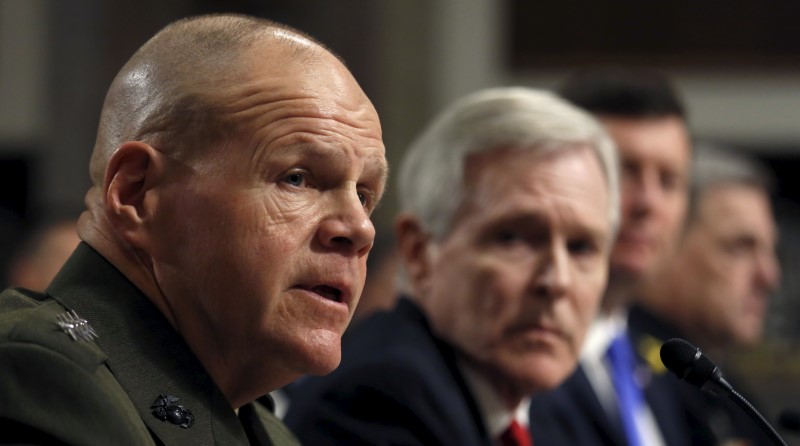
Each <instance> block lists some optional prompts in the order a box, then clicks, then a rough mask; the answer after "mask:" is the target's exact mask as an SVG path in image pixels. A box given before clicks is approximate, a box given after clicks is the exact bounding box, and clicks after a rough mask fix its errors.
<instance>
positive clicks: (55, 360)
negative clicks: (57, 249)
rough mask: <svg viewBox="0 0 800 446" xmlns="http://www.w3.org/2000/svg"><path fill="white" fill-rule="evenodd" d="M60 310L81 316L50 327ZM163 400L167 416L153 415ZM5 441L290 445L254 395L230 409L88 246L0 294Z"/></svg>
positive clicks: (155, 315) (169, 332)
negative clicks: (34, 284) (40, 284)
mask: <svg viewBox="0 0 800 446" xmlns="http://www.w3.org/2000/svg"><path fill="white" fill-rule="evenodd" d="M68 310H72V311H74V312H75V314H77V316H78V317H79V318H80V319H83V320H85V321H87V323H88V324H81V323H78V324H74V325H75V326H76V327H77V328H75V329H74V330H73V329H70V328H69V325H64V324H62V325H59V323H58V322H59V320H64V319H63V315H64V313H66V312H67V311H68ZM59 315H62V316H61V318H60V316H59ZM89 326H91V328H92V329H93V330H94V332H95V333H96V335H97V337H96V338H94V337H93V336H87V335H86V330H88V327H89ZM81 330H83V332H81ZM72 336H75V337H76V338H77V339H73V337H72ZM90 338H91V339H90ZM176 399H177V400H176ZM167 403H169V404H167ZM178 406H180V407H178ZM165 409H167V411H169V410H173V411H177V416H176V414H175V413H173V414H172V415H173V416H172V417H168V418H167V419H166V420H165V421H162V419H163V418H164V416H163V414H164V411H165ZM159 410H161V413H160V415H162V416H161V418H159V417H157V416H156V415H154V412H156V414H158V412H159ZM189 418H192V420H191V422H190V423H187V421H188V419H189ZM181 424H183V425H184V427H182V426H181ZM188 424H191V426H189V427H185V426H186V425H188ZM4 443H14V444H16V443H25V444H54V443H57V444H62V443H65V444H76V445H77V444H80V445H112V444H113V445H137V446H140V445H154V444H157V445H211V444H221V445H243V444H256V445H270V444H272V445H295V444H298V442H297V440H296V439H295V438H294V437H293V436H292V434H291V433H290V432H289V431H288V430H287V429H286V427H285V426H284V425H283V423H281V421H279V420H278V419H277V418H276V417H275V416H274V415H273V414H272V413H271V411H270V410H268V409H267V408H266V407H265V406H263V405H261V404H259V403H253V404H249V405H246V406H244V407H242V408H241V409H240V410H239V416H238V417H237V414H236V413H235V412H234V411H233V410H232V409H231V407H230V405H229V404H228V402H227V400H226V399H225V397H224V396H223V394H222V393H221V391H220V390H219V389H218V388H217V386H216V385H215V384H214V382H213V381H212V380H211V377H210V376H209V375H208V373H207V372H206V371H205V369H204V368H203V366H202V365H201V364H200V363H199V361H198V360H197V358H195V356H194V355H193V354H192V353H191V351H190V350H189V347H188V346H187V345H186V343H185V342H184V340H183V339H182V338H181V337H180V335H179V334H178V333H177V332H176V331H175V330H174V329H173V327H172V326H171V325H170V324H169V323H168V321H167V320H166V319H165V318H164V316H163V315H162V314H161V313H160V312H159V311H158V310H157V309H156V307H155V306H154V305H153V304H152V303H151V302H150V300H149V299H147V298H146V297H145V296H144V295H143V294H142V293H141V292H140V291H139V290H138V289H137V288H136V287H135V286H134V285H133V284H132V283H131V282H130V281H128V280H127V279H126V278H125V277H124V276H123V275H122V274H121V273H120V272H119V271H118V270H117V269H116V268H115V267H114V266H113V265H111V264H110V263H108V262H107V261H106V260H105V259H104V258H103V257H102V256H100V255H99V254H98V253H97V252H96V251H95V250H93V249H92V248H91V247H89V246H88V245H86V244H81V245H80V246H79V247H78V249H77V250H76V251H75V254H73V256H72V257H71V258H70V260H69V261H68V262H67V264H66V265H65V266H64V268H63V269H62V270H61V272H60V273H59V275H58V276H57V277H56V279H55V280H54V281H53V283H52V285H51V286H50V288H48V290H47V293H46V295H41V294H38V293H33V292H30V291H26V290H21V289H10V290H6V291H5V292H3V293H2V294H0V444H4Z"/></svg>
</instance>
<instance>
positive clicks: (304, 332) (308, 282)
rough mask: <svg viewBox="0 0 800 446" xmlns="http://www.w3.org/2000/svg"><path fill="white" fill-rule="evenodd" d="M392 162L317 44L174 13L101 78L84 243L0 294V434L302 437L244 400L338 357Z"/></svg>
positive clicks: (165, 440) (132, 440)
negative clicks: (104, 88) (40, 284)
mask: <svg viewBox="0 0 800 446" xmlns="http://www.w3.org/2000/svg"><path fill="white" fill-rule="evenodd" d="M386 171H387V166H386V160H385V156H384V147H383V144H382V141H381V129H380V124H379V121H378V116H377V114H376V112H375V110H374V108H373V107H372V105H371V103H370V102H369V100H368V99H367V97H366V96H365V95H364V93H363V92H362V91H361V89H360V87H359V86H358V84H357V83H356V81H355V79H353V77H352V75H351V74H350V73H349V72H348V71H347V69H346V68H345V67H344V65H343V64H342V63H341V62H340V61H339V60H338V59H337V58H336V57H335V56H334V55H332V54H331V53H330V52H328V51H327V50H325V49H324V48H323V47H322V46H321V45H320V44H318V43H316V42H314V41H313V40H311V39H310V38H309V37H307V36H304V35H303V34H301V33H299V32H298V31H295V30H293V29H290V28H288V27H286V26H283V25H280V24H277V23H274V22H270V21H267V20H263V19H257V18H252V17H247V16H238V15H212V16H203V17H195V18H189V19H185V20H180V21H178V22H176V23H173V24H171V25H169V26H167V27H166V28H165V29H163V30H162V31H161V32H159V33H158V34H156V36H154V37H153V38H152V39H151V40H150V41H148V42H147V43H146V44H145V45H144V46H143V47H141V48H140V49H139V50H138V51H137V52H136V53H135V54H134V55H133V57H132V58H131V59H130V61H129V62H128V63H127V64H126V65H125V66H124V67H123V68H122V70H121V72H120V73H119V74H118V75H117V77H116V79H115V80H114V82H113V83H112V85H111V87H110V89H109V92H108V95H107V97H106V101H105V104H104V106H103V111H102V115H101V118H100V126H99V132H98V136H97V142H96V145H95V148H94V152H93V154H92V159H91V165H90V175H91V179H92V186H91V188H90V190H89V192H88V194H87V195H86V204H87V210H86V212H84V213H83V215H82V216H81V218H80V221H79V224H78V232H79V235H80V237H81V239H82V240H83V243H81V244H80V245H79V246H78V248H77V250H76V251H75V253H74V254H73V255H72V257H71V258H70V259H69V260H68V261H67V263H66V265H65V266H64V268H63V269H62V270H61V271H60V273H59V274H58V276H57V277H56V278H55V279H54V281H53V283H52V284H51V285H50V287H49V288H48V289H47V291H46V292H45V293H44V294H40V293H36V292H33V291H30V290H25V289H10V290H7V291H5V292H4V293H3V294H2V295H0V443H6V442H8V443H14V444H18V443H25V444H98V445H100V444H103V445H108V444H115V445H120V444H130V445H147V444H159V445H177V444H181V445H188V444H191V445H199V444H224V445H236V444H258V445H268V444H275V445H290V444H297V441H296V439H295V438H294V437H293V436H292V435H291V433H290V432H289V431H288V430H287V429H286V428H285V426H283V425H282V423H281V422H280V421H279V420H278V419H277V418H275V416H274V415H272V414H271V413H270V411H269V410H268V408H267V407H265V406H264V405H262V404H258V403H257V402H256V401H257V400H262V401H264V402H266V403H267V404H269V401H268V399H265V398H264V395H265V394H267V393H268V392H270V391H272V390H275V389H277V388H279V387H281V386H283V385H285V384H286V383H288V382H290V381H292V380H293V379H295V378H297V377H298V376H300V375H303V374H324V373H328V372H330V371H331V370H333V369H334V368H335V367H336V366H337V365H338V363H339V360H340V340H341V335H342V333H343V332H344V330H345V328H346V326H347V324H348V322H349V320H350V318H351V317H352V314H353V310H354V308H355V305H356V302H357V301H358V297H359V295H360V292H361V288H362V287H363V283H364V278H365V275H366V258H367V253H368V252H369V250H370V248H371V246H372V241H373V238H374V228H373V226H372V224H371V222H370V213H371V211H372V210H373V209H374V208H375V206H376V205H377V202H378V200H379V199H380V197H381V195H382V192H383V189H384V183H385V181H386Z"/></svg>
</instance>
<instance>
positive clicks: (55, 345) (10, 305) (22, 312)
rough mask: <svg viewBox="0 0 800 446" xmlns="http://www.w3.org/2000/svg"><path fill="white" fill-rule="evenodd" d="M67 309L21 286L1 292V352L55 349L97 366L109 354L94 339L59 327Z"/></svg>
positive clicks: (89, 367) (83, 364) (87, 365)
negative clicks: (77, 337) (75, 335)
mask: <svg viewBox="0 0 800 446" xmlns="http://www.w3.org/2000/svg"><path fill="white" fill-rule="evenodd" d="M66 312H67V309H66V308H64V307H63V306H62V305H61V304H60V303H58V302H57V301H56V300H55V299H53V298H52V297H49V296H47V295H43V294H41V293H36V292H33V291H30V290H25V289H21V288H10V289H7V290H5V291H3V292H2V293H0V355H2V351H3V350H8V349H13V350H14V351H19V350H20V349H28V350H30V351H32V352H33V351H49V352H55V353H58V354H60V355H62V356H65V357H67V358H69V359H71V360H72V361H73V362H75V363H77V364H78V365H80V366H81V367H83V368H85V369H86V370H89V371H91V370H94V369H95V368H96V367H97V366H98V365H99V364H102V363H103V362H104V361H105V359H106V356H105V354H104V353H103V352H102V351H101V350H100V349H99V347H97V345H96V344H95V343H94V342H91V341H88V342H87V341H82V340H73V339H72V338H71V337H70V335H69V333H68V332H67V331H66V330H64V329H62V328H61V327H59V325H58V320H59V319H58V318H59V315H62V314H64V313H66Z"/></svg>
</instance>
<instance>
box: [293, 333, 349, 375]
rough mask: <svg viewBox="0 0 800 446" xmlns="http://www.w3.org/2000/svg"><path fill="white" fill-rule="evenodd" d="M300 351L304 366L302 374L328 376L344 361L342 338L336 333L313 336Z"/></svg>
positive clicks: (300, 359)
mask: <svg viewBox="0 0 800 446" xmlns="http://www.w3.org/2000/svg"><path fill="white" fill-rule="evenodd" d="M304 344H305V345H303V346H302V347H301V348H300V349H299V350H298V354H299V355H300V356H301V358H298V359H299V361H300V362H301V364H302V366H301V367H300V368H301V370H299V371H300V372H301V373H304V374H310V375H327V374H328V373H331V372H332V371H334V370H336V368H337V367H339V363H340V362H341V360H342V345H341V337H340V336H339V335H337V334H335V333H330V332H326V333H325V335H320V336H312V337H311V338H310V339H306V340H305V342H304Z"/></svg>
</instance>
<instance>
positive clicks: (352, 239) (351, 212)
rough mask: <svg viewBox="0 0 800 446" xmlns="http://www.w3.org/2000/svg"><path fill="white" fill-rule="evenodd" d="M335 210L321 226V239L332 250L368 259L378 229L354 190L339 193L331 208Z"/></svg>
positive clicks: (337, 192)
mask: <svg viewBox="0 0 800 446" xmlns="http://www.w3.org/2000/svg"><path fill="white" fill-rule="evenodd" d="M328 205H329V206H330V207H331V209H330V210H329V212H328V215H327V216H325V217H324V218H323V220H322V221H321V222H320V226H319V228H318V231H317V237H318V239H319V241H320V243H321V244H322V245H323V246H325V247H327V248H329V249H332V250H335V251H341V252H343V253H346V254H355V255H357V256H359V257H361V256H364V255H366V254H367V253H368V252H369V250H370V249H371V248H372V243H373V241H374V240H375V227H374V226H373V224H372V221H371V220H370V218H369V215H368V213H367V211H366V209H364V206H363V205H362V204H361V200H360V199H359V197H358V193H357V192H356V191H354V190H339V191H336V192H335V198H334V199H333V200H331V202H330V203H329V204H328Z"/></svg>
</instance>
